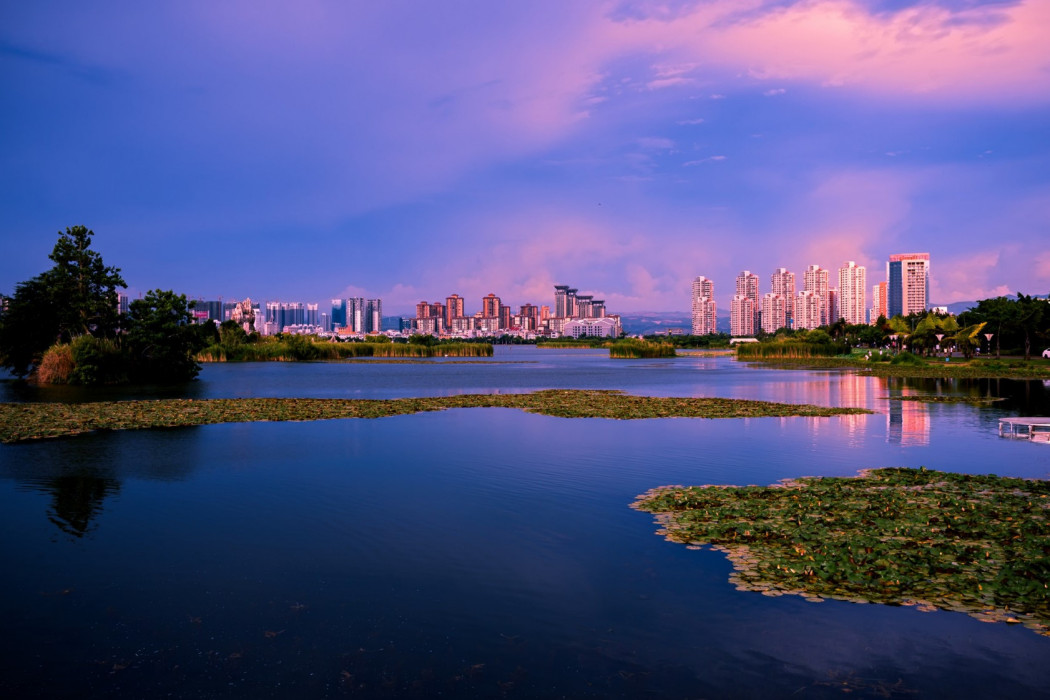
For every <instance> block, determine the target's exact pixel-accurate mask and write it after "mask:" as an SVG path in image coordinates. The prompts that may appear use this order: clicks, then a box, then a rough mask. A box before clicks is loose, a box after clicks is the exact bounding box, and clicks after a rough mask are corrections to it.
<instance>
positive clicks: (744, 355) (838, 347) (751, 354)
mask: <svg viewBox="0 0 1050 700" xmlns="http://www.w3.org/2000/svg"><path fill="white" fill-rule="evenodd" d="M849 351H850V349H849V346H848V345H845V344H843V343H802V342H765V343H740V344H739V345H737V346H736V355H737V357H739V358H741V359H751V358H756V359H760V358H778V359H790V360H798V359H804V358H810V357H833V356H835V355H844V354H848V353H849Z"/></svg>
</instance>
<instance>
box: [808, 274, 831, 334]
mask: <svg viewBox="0 0 1050 700" xmlns="http://www.w3.org/2000/svg"><path fill="white" fill-rule="evenodd" d="M802 289H803V290H805V291H807V292H813V293H814V294H815V295H816V296H817V299H818V301H819V302H820V323H818V324H817V325H818V326H826V325H828V324H829V323H831V308H830V306H829V301H830V299H829V298H828V271H827V270H825V269H824V268H822V267H821V266H820V265H810V266H809V267H807V268H806V271H805V272H803V273H802Z"/></svg>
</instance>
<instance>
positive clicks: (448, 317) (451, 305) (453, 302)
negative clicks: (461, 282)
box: [445, 294, 466, 328]
mask: <svg viewBox="0 0 1050 700" xmlns="http://www.w3.org/2000/svg"><path fill="white" fill-rule="evenodd" d="M464 316H466V313H464V311H463V297H461V296H460V295H458V294H453V295H451V296H449V297H446V298H445V327H446V328H451V327H452V319H454V318H463V317H464Z"/></svg>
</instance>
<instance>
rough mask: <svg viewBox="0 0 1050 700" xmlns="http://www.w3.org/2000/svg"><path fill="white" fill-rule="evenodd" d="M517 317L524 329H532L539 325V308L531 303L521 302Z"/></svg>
mask: <svg viewBox="0 0 1050 700" xmlns="http://www.w3.org/2000/svg"><path fill="white" fill-rule="evenodd" d="M518 318H519V319H520V324H519V325H520V327H521V329H522V330H524V331H534V330H536V329H537V328H539V327H540V310H539V309H538V308H537V307H536V306H534V305H532V304H522V305H521V310H520V311H519V312H518Z"/></svg>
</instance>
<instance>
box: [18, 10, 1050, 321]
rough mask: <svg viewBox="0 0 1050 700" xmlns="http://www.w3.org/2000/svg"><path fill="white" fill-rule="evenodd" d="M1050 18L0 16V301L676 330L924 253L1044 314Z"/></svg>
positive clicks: (941, 285)
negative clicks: (657, 320) (420, 315)
mask: <svg viewBox="0 0 1050 700" xmlns="http://www.w3.org/2000/svg"><path fill="white" fill-rule="evenodd" d="M1047 37H1050V2H1048V1H1047V0H1018V1H1011V0H997V1H990V0H800V1H793V0H700V1H697V2H684V1H683V2H676V1H674V0H670V1H668V2H660V3H658V2H645V1H642V2H625V3H600V2H571V1H568V0H553V1H551V2H547V1H546V0H532V1H530V2H527V3H525V2H520V3H502V2H492V1H491V0H481V1H478V2H440V3H439V2H387V1H384V2H370V3H346V2H311V1H309V0H307V1H302V2H296V3H285V2H260V1H259V0H244V1H242V2H214V1H212V0H205V1H203V2H193V1H190V0H180V1H179V2H169V3H153V2H89V3H85V2H48V3H31V2H14V1H10V0H0V243H2V249H0V250H2V252H3V254H2V255H0V292H5V293H10V292H11V291H13V288H14V285H15V284H16V283H17V282H18V281H21V280H24V279H27V278H29V277H31V276H33V275H35V274H37V273H39V272H41V271H43V270H44V269H46V268H47V267H48V266H49V265H50V261H48V260H47V254H48V252H50V249H51V247H52V246H53V245H54V242H55V239H56V232H57V231H58V230H59V229H64V228H65V227H66V226H73V225H77V224H84V225H86V226H88V227H90V228H92V229H94V231H95V234H96V237H95V245H96V248H97V249H98V250H99V251H101V252H102V254H103V256H104V258H105V260H106V262H107V263H109V264H111V265H116V266H118V267H120V268H121V269H122V270H123V273H124V276H125V278H126V279H127V281H128V284H129V286H130V288H131V290H132V292H133V293H141V292H143V291H145V290H147V289H151V288H155V287H161V288H165V289H168V288H170V289H174V290H176V291H178V292H182V293H185V294H187V295H189V296H192V297H198V296H199V297H204V298H209V299H211V298H216V297H218V296H220V295H221V296H223V297H224V298H227V299H230V298H234V297H236V298H243V297H244V296H249V295H250V296H251V297H252V298H254V299H265V300H277V299H280V300H285V301H304V302H321V303H322V304H326V303H327V300H328V299H330V298H331V297H333V296H348V295H352V296H366V297H377V296H378V297H382V298H383V300H384V310H385V312H386V313H388V314H390V313H401V312H409V311H410V310H411V309H412V308H413V307H414V304H415V302H417V301H419V300H421V299H427V300H431V301H436V300H439V299H443V298H444V297H445V296H447V295H448V294H451V293H453V292H456V293H459V294H461V295H463V296H465V297H466V298H467V311H468V313H473V312H474V311H476V310H478V309H479V308H480V298H481V297H482V296H483V295H485V294H487V293H488V292H495V293H496V294H497V295H499V296H501V297H502V298H503V301H504V303H508V304H511V305H513V306H515V307H516V306H518V305H520V304H522V303H525V302H532V303H539V304H550V303H552V298H553V289H552V286H553V285H554V284H570V285H573V286H575V287H578V288H579V289H580V292H581V293H593V294H595V295H596V296H598V297H604V298H605V299H606V300H607V304H608V308H609V310H610V312H631V311H639V310H664V311H686V310H687V309H688V307H689V294H690V281H691V280H692V278H693V277H695V276H696V275H706V276H707V277H710V278H711V279H713V280H714V282H715V289H716V298H717V301H718V304H719V306H720V307H721V308H722V309H728V303H729V298H730V296H731V295H732V284H733V280H734V278H735V276H736V274H737V273H738V272H739V271H740V270H743V269H749V270H751V271H753V272H755V273H757V274H758V275H759V276H760V278H761V280H762V291H767V290H768V286H769V275H770V273H771V272H772V271H773V269H774V268H776V267H781V266H784V267H787V268H789V269H791V270H794V271H795V272H796V274H798V275H799V277H800V278H801V272H802V270H803V269H804V268H805V266H806V265H809V264H811V263H817V264H819V265H821V266H823V267H825V268H829V269H831V270H835V269H837V268H838V267H839V266H840V265H841V264H842V263H843V262H844V261H846V260H856V261H857V262H858V263H861V264H864V265H867V267H868V283H869V287H870V285H871V284H873V283H875V282H878V281H882V280H883V279H884V278H885V260H886V259H887V257H888V256H889V255H890V254H891V253H901V252H929V253H930V254H931V256H932V270H933V289H932V295H931V296H932V301H934V302H936V303H948V302H952V301H961V300H968V299H975V298H981V297H987V296H993V295H996V294H1002V293H1006V292H1013V291H1018V290H1020V291H1022V292H1025V293H1038V294H1045V293H1047V292H1048V291H1050V40H1048V39H1047Z"/></svg>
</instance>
